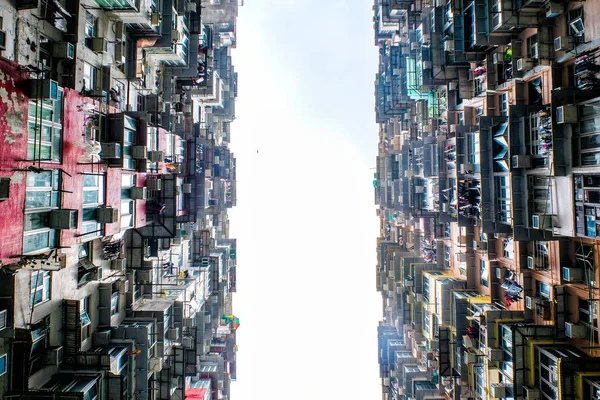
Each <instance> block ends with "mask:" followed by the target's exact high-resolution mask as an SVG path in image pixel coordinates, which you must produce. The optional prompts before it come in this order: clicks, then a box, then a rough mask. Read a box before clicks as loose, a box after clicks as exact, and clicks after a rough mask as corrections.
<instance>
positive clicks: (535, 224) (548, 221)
mask: <svg viewBox="0 0 600 400" xmlns="http://www.w3.org/2000/svg"><path fill="white" fill-rule="evenodd" d="M531 227H532V228H533V229H544V230H545V229H550V228H552V216H551V215H544V214H534V215H532V216H531Z"/></svg>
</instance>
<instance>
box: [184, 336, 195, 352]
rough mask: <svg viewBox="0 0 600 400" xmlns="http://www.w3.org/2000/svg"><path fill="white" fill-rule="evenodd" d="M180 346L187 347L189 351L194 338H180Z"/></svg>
mask: <svg viewBox="0 0 600 400" xmlns="http://www.w3.org/2000/svg"><path fill="white" fill-rule="evenodd" d="M181 344H182V345H183V347H187V348H188V349H189V348H191V347H192V346H193V345H194V338H192V337H191V336H184V337H182V338H181Z"/></svg>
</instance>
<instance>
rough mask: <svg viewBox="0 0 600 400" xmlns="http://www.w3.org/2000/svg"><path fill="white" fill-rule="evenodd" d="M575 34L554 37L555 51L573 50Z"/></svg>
mask: <svg viewBox="0 0 600 400" xmlns="http://www.w3.org/2000/svg"><path fill="white" fill-rule="evenodd" d="M573 43H574V41H573V36H559V37H557V38H554V51H569V50H573Z"/></svg>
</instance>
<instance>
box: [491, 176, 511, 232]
mask: <svg viewBox="0 0 600 400" xmlns="http://www.w3.org/2000/svg"><path fill="white" fill-rule="evenodd" d="M494 181H495V183H496V193H495V195H496V206H497V210H496V212H497V214H498V218H497V219H498V220H499V221H501V222H505V223H510V221H511V217H512V208H511V193H510V178H509V177H508V176H507V175H503V176H496V177H494Z"/></svg>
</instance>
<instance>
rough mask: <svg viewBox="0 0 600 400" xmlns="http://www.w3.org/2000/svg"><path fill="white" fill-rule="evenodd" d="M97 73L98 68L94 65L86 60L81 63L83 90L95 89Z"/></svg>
mask: <svg viewBox="0 0 600 400" xmlns="http://www.w3.org/2000/svg"><path fill="white" fill-rule="evenodd" d="M97 74H98V70H97V69H96V67H94V66H92V65H91V64H88V63H86V62H84V63H83V89H82V90H83V91H91V90H94V89H96V77H97Z"/></svg>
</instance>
